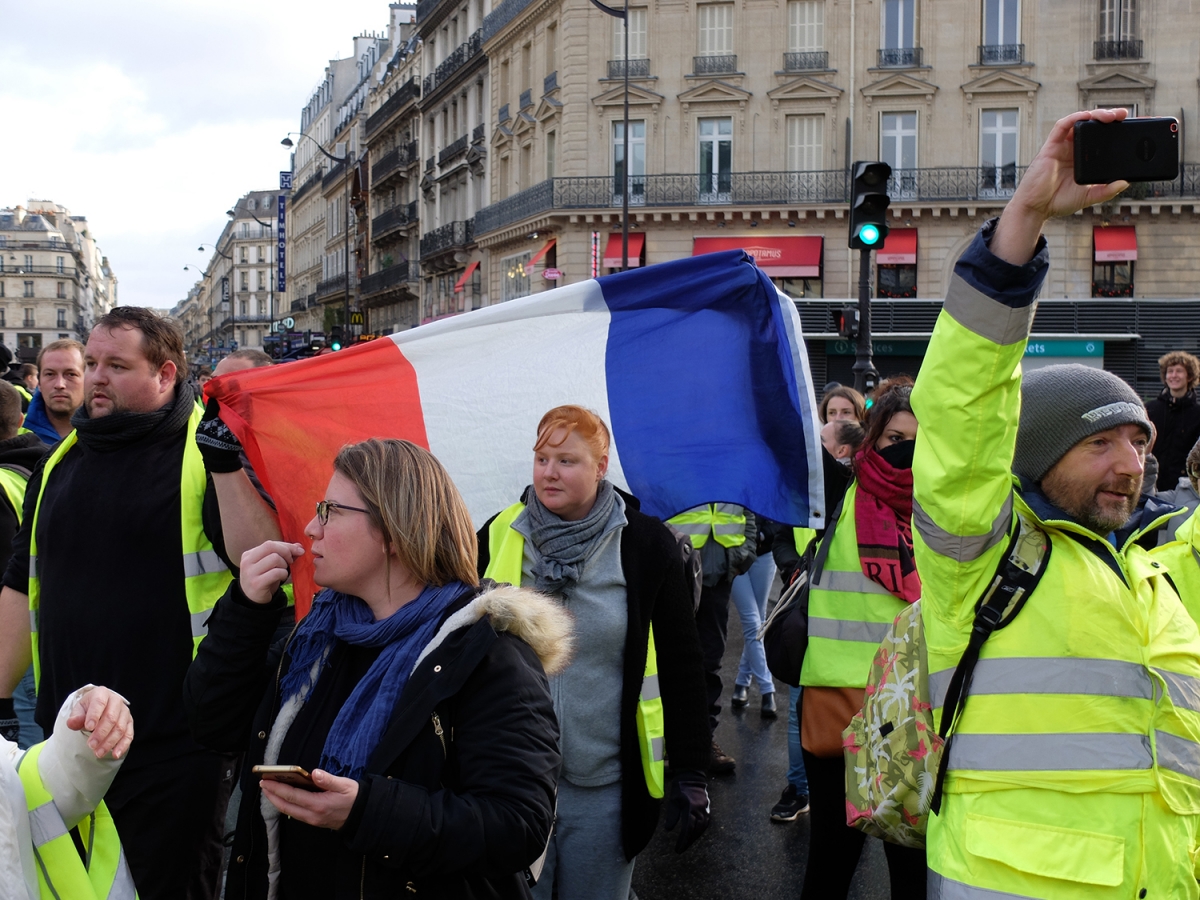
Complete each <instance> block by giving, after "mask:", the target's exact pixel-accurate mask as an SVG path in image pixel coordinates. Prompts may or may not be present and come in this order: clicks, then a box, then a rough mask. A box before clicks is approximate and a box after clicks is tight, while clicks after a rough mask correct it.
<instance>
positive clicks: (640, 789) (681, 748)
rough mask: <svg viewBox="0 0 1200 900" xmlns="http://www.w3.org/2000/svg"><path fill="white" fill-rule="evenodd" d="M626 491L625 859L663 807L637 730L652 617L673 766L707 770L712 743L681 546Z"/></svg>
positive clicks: (484, 546) (482, 544) (484, 549)
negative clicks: (645, 770) (645, 769)
mask: <svg viewBox="0 0 1200 900" xmlns="http://www.w3.org/2000/svg"><path fill="white" fill-rule="evenodd" d="M621 496H622V497H623V498H624V500H625V518H626V519H627V520H628V523H629V524H628V525H626V526H625V528H624V529H622V531H621V571H622V573H623V574H624V576H625V592H626V598H627V600H628V622H627V625H626V632H625V660H624V677H623V679H622V685H621V772H622V777H621V786H622V791H621V837H622V842H623V845H624V848H625V856H626V858H627V859H633V858H634V857H635V856H637V854H638V853H640V852H641V851H642V849H643V848H644V847H645V846H646V844H648V843H649V842H650V838H651V837H652V836H653V835H654V829H655V827H656V826H657V825H658V815H659V808H660V807H661V805H662V801H661V800H656V799H655V798H653V797H651V796H650V792H649V790H647V788H646V779H645V777H644V776H643V774H642V758H641V753H640V751H639V749H638V736H637V703H638V696H639V694H640V693H641V688H642V676H643V674H644V673H645V671H646V644H647V639H648V638H649V636H650V625H651V623H653V624H654V641H655V652H656V653H657V654H658V683H659V690H660V692H661V694H662V702H663V719H664V726H665V730H666V747H667V757H668V759H669V761H670V765H671V768H672V769H673V770H674V771H677V772H679V771H683V770H693V771H698V772H704V771H706V770H707V769H708V763H709V759H710V757H711V755H712V746H711V743H710V741H711V736H710V734H709V730H708V701H707V700H706V694H705V689H704V670H703V667H702V666H701V662H700V638H699V635H698V634H697V632H696V619H695V617H694V614H693V612H692V589H691V585H690V584H689V583H688V581H687V580H686V578H685V575H684V571H683V562H682V560H681V559H680V556H679V552H678V544H677V543H676V541H675V537H674V536H673V535H672V534H671V532H670V531H669V530H668V529H667V527H666V526H665V525H663V523H662V522H661V521H659V520H658V519H656V518H654V517H652V516H648V515H646V514H645V513H642V512H640V511H639V510H638V501H637V499H636V498H634V497H632V496H630V495H629V494H626V493H625V492H624V491H621ZM494 519H495V516H493V517H492V519H489V520H488V521H487V523H486V524H485V525H484V526H483V528H481V529H480V530H479V533H478V538H479V572H480V575H481V576H482V574H483V573H484V572H485V571H486V570H487V566H488V562H489V561H490V558H491V557H490V554H489V548H488V529H489V528H490V527H491V525H492V521H493V520H494ZM577 639H578V640H587V635H578V636H577Z"/></svg>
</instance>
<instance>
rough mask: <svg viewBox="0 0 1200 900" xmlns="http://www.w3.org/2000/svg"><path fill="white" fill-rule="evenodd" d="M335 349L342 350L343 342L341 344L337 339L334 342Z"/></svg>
mask: <svg viewBox="0 0 1200 900" xmlns="http://www.w3.org/2000/svg"><path fill="white" fill-rule="evenodd" d="M333 349H334V350H341V349H342V345H341V344H339V343H338V342H337V341H334V342H333Z"/></svg>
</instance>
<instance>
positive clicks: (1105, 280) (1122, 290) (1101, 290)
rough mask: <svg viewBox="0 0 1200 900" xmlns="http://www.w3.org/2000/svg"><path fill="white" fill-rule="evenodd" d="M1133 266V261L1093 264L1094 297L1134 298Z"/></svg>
mask: <svg viewBox="0 0 1200 900" xmlns="http://www.w3.org/2000/svg"><path fill="white" fill-rule="evenodd" d="M1133 266H1134V263H1133V261H1132V260H1128V261H1126V262H1093V263H1092V296H1093V297H1132V296H1133Z"/></svg>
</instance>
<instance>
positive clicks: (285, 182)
mask: <svg viewBox="0 0 1200 900" xmlns="http://www.w3.org/2000/svg"><path fill="white" fill-rule="evenodd" d="M279 189H280V190H281V191H290V190H291V189H292V173H291V172H280V173H279Z"/></svg>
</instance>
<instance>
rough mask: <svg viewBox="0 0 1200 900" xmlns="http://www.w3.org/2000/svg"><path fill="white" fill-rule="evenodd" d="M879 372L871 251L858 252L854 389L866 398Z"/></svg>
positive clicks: (865, 249)
mask: <svg viewBox="0 0 1200 900" xmlns="http://www.w3.org/2000/svg"><path fill="white" fill-rule="evenodd" d="M878 383H879V372H878V371H876V369H875V363H874V362H873V361H872V359H871V251H870V250H869V249H867V248H866V247H864V248H862V249H861V250H859V251H858V347H857V352H856V354H855V359H854V389H855V390H856V391H858V392H859V393H860V394H863V395H864V396H865V395H866V394H868V393H870V392H871V391H873V390H875V385H876V384H878Z"/></svg>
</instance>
